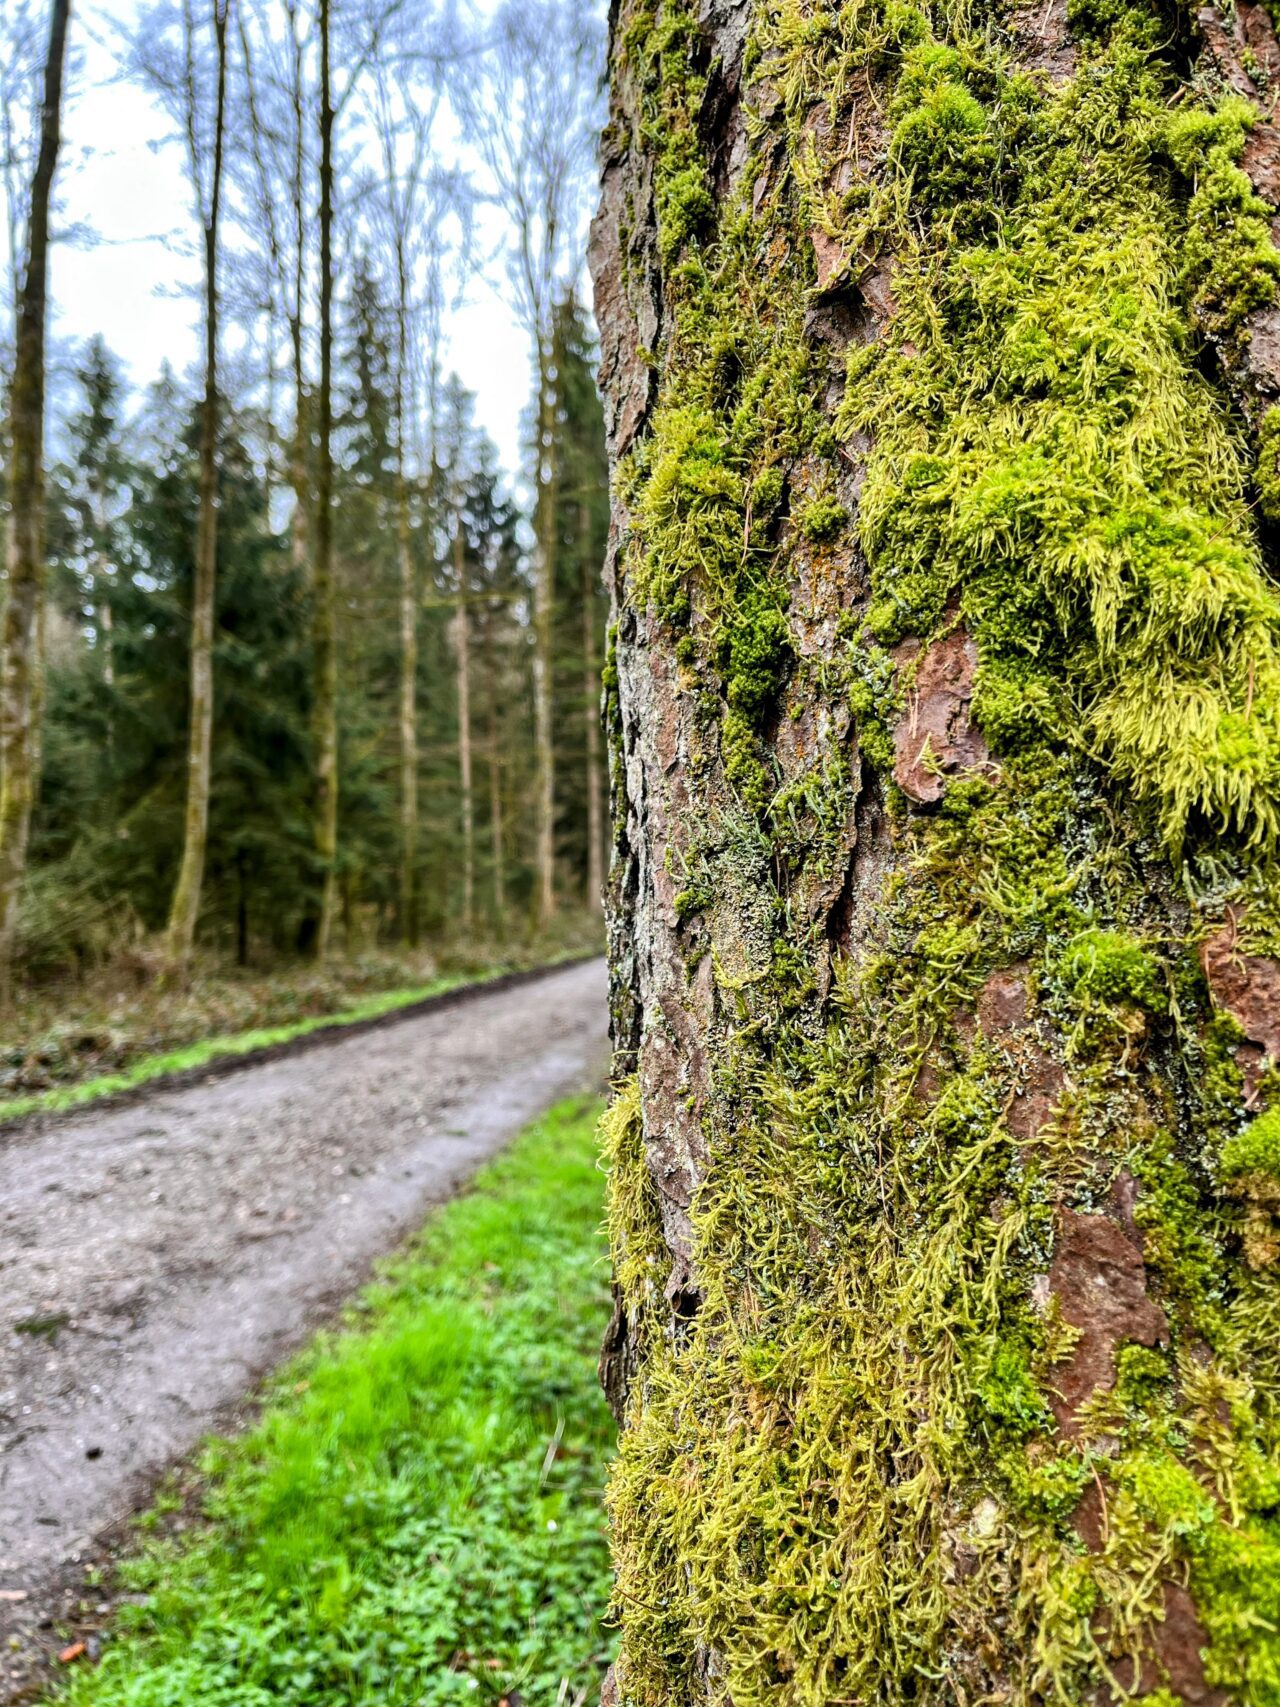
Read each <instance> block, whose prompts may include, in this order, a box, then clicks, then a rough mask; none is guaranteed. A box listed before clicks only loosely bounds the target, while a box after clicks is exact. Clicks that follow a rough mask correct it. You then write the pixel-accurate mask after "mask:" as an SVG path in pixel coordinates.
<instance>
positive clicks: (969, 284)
mask: <svg viewBox="0 0 1280 1707" xmlns="http://www.w3.org/2000/svg"><path fill="white" fill-rule="evenodd" d="M1158 95H1159V75H1158V71H1157V69H1156V68H1155V67H1154V66H1153V65H1152V64H1151V63H1150V61H1149V59H1148V57H1147V56H1146V55H1145V54H1143V53H1141V52H1139V51H1138V50H1137V49H1136V48H1135V47H1134V46H1132V45H1131V44H1128V43H1126V42H1125V41H1124V40H1123V39H1121V40H1120V41H1119V42H1118V43H1117V44H1116V45H1115V46H1113V47H1109V48H1108V49H1106V50H1105V51H1104V52H1102V53H1101V54H1100V55H1099V57H1098V58H1097V60H1096V61H1095V62H1093V63H1092V64H1091V65H1090V66H1089V67H1088V69H1087V71H1085V72H1083V73H1082V74H1081V76H1080V78H1079V79H1078V80H1077V82H1076V83H1074V84H1072V85H1069V86H1068V87H1067V88H1066V89H1065V90H1063V91H1062V92H1060V93H1059V94H1057V95H1056V96H1053V97H1042V98H1041V100H1040V104H1039V107H1038V109H1037V110H1036V111H1035V113H1034V115H1030V114H1024V115H1023V121H1022V122H1023V129H1024V132H1025V135H1024V139H1023V142H1022V146H1021V149H1020V154H1019V170H1018V172H1017V175H1016V187H1011V188H1010V190H1009V192H1008V194H1009V200H1008V203H1007V205H1005V206H1000V205H999V204H998V203H988V204H987V206H988V209H989V212H990V215H991V218H992V219H993V220H994V221H995V230H994V233H993V235H992V238H991V241H990V242H989V243H986V244H984V245H983V246H981V247H977V246H969V247H966V246H963V245H961V246H957V247H954V248H950V249H946V250H942V251H939V250H937V249H935V248H934V247H933V246H931V245H917V246H914V247H911V248H909V249H908V250H907V252H906V253H905V255H903V256H902V257H901V259H900V262H899V266H898V268H897V269H896V271H895V291H896V293H897V296H898V304H899V306H898V314H897V319H896V322H895V333H894V336H893V337H891V338H887V339H885V340H883V341H882V342H881V343H880V344H879V345H876V346H872V347H870V348H869V349H865V350H864V349H859V350H857V351H855V353H854V355H853V357H852V358H851V361H850V372H849V388H848V396H847V399H846V404H845V409H844V412H843V417H842V420H843V430H844V431H846V432H850V433H851V432H853V431H855V430H857V431H866V432H870V433H871V434H873V435H874V438H875V441H876V450H875V452H874V454H873V457H872V461H871V467H870V472H869V478H868V483H867V488H866V492H865V495H864V499H863V506H862V513H861V529H862V535H863V541H864V545H865V547H866V550H867V553H868V556H869V558H870V560H871V563H872V566H873V570H874V575H875V593H876V599H877V607H876V608H877V628H878V631H879V633H880V634H881V637H882V638H886V639H892V638H896V637H897V636H899V635H904V634H908V633H913V634H917V635H920V636H922V637H927V636H929V635H930V634H932V633H934V632H935V631H936V630H937V629H938V628H939V626H940V624H941V623H942V621H943V618H944V613H945V612H947V611H948V610H949V609H951V608H952V607H953V605H954V604H955V603H956V602H958V603H959V606H960V609H961V610H962V612H963V613H964V615H965V617H966V619H967V621H968V622H969V624H970V625H971V627H972V629H973V631H974V632H975V633H976V635H977V637H978V640H979V648H980V656H981V658H982V678H981V682H980V692H979V699H978V701H977V702H976V704H975V710H976V714H977V716H978V717H979V720H980V721H982V722H983V725H984V727H985V720H986V718H988V717H989V718H990V721H991V726H992V728H993V729H999V730H1000V732H1001V733H1002V734H1004V735H1007V734H1009V733H1010V732H1013V733H1014V734H1015V737H1016V736H1017V734H1018V733H1020V732H1025V733H1026V734H1029V735H1031V736H1034V735H1035V734H1037V733H1038V732H1040V731H1042V730H1043V729H1044V725H1045V721H1046V720H1047V719H1048V718H1050V717H1051V715H1052V707H1053V705H1054V704H1055V703H1056V704H1058V705H1059V706H1061V704H1062V690H1063V688H1064V686H1065V688H1066V691H1067V694H1068V695H1069V703H1070V706H1071V725H1072V726H1073V727H1074V729H1075V730H1076V731H1077V738H1078V739H1079V740H1080V741H1081V743H1082V745H1084V746H1085V747H1087V748H1088V749H1090V750H1093V751H1097V752H1100V753H1101V754H1102V755H1103V756H1104V757H1105V759H1106V762H1107V764H1108V765H1109V767H1110V769H1111V771H1112V772H1113V774H1114V775H1115V776H1116V777H1117V778H1118V780H1120V781H1121V782H1123V783H1124V784H1125V785H1126V786H1127V787H1128V788H1130V789H1131V790H1132V791H1133V793H1134V794H1135V795H1136V796H1137V797H1138V798H1139V799H1141V800H1145V801H1149V802H1150V803H1151V804H1152V805H1153V807H1154V808H1155V810H1156V812H1157V814H1158V819H1159V823H1160V826H1161V828H1162V830H1163V833H1164V835H1165V836H1166V837H1167V839H1168V840H1169V841H1170V842H1171V843H1174V844H1176V843H1178V842H1179V841H1180V840H1181V838H1182V836H1183V835H1184V833H1185V830H1186V827H1187V825H1188V822H1189V821H1190V820H1191V818H1192V817H1193V815H1202V816H1204V817H1208V818H1210V819H1212V820H1214V821H1216V822H1218V823H1221V824H1227V825H1231V826H1234V827H1235V828H1237V829H1239V830H1241V831H1243V832H1244V833H1245V834H1246V836H1247V837H1249V838H1251V839H1253V840H1255V841H1258V842H1266V843H1270V842H1272V841H1274V839H1275V837H1276V836H1277V834H1278V833H1280V599H1278V598H1277V595H1276V593H1275V590H1274V588H1273V587H1272V585H1271V583H1270V582H1269V580H1268V578H1267V577H1266V575H1265V573H1264V572H1263V568H1262V562H1261V557H1260V553H1259V550H1258V546H1257V542H1256V538H1255V535H1254V532H1253V529H1252V527H1251V525H1250V519H1249V515H1248V511H1247V508H1246V505H1245V502H1244V496H1243V493H1244V484H1245V474H1246V470H1245V466H1244V462H1243V458H1242V455H1241V449H1240V446H1239V444H1238V442H1237V440H1236V438H1235V436H1234V433H1233V431H1232V428H1231V425H1230V421H1229V419H1228V416H1227V413H1226V411H1225V409H1224V407H1223V405H1222V403H1221V402H1220V401H1219V399H1218V398H1217V396H1216V395H1215V394H1214V392H1213V391H1212V389H1211V387H1210V386H1209V385H1208V384H1207V383H1206V382H1205V381H1203V380H1200V379H1199V378H1198V377H1197V376H1196V374H1195V372H1194V371H1193V369H1192V368H1191V366H1190V363H1189V359H1188V358H1189V354H1190V347H1189V328H1188V314H1189V311H1190V310H1194V311H1195V312H1197V313H1198V312H1199V310H1198V309H1195V303H1197V302H1200V303H1203V302H1207V301H1208V300H1209V296H1208V294H1206V293H1210V294H1213V296H1214V301H1215V302H1217V301H1219V300H1221V301H1222V302H1226V301H1227V300H1228V299H1229V300H1230V301H1231V303H1233V304H1235V305H1236V306H1234V307H1232V308H1231V310H1230V314H1229V315H1228V319H1230V320H1231V323H1232V324H1236V323H1237V321H1238V313H1239V307H1238V305H1239V303H1241V302H1247V303H1249V304H1253V303H1255V302H1256V301H1257V300H1258V299H1259V292H1260V291H1263V290H1264V288H1270V286H1267V284H1266V281H1267V280H1271V281H1272V283H1273V282H1274V276H1275V271H1276V258H1275V256H1274V255H1272V256H1271V257H1270V259H1269V260H1268V263H1267V265H1266V267H1264V268H1263V269H1262V273H1261V274H1260V275H1257V272H1256V268H1255V267H1254V266H1253V262H1252V261H1249V260H1246V259H1241V256H1242V255H1247V256H1254V259H1255V260H1256V256H1255V255H1254V251H1255V250H1256V247H1257V245H1256V242H1255V238H1256V236H1257V233H1256V232H1254V230H1253V227H1252V225H1251V224H1250V222H1251V221H1253V220H1254V219H1255V211H1254V210H1252V209H1251V208H1249V207H1244V206H1237V205H1236V204H1234V203H1230V202H1229V201H1227V202H1223V201H1222V200H1221V199H1219V200H1218V201H1215V203H1214V214H1213V220H1214V221H1215V222H1216V223H1213V225H1212V229H1213V231H1214V232H1215V233H1216V235H1215V236H1214V238H1213V241H1212V243H1211V244H1210V245H1209V246H1208V248H1203V246H1201V245H1200V239H1199V237H1198V235H1197V233H1198V232H1200V230H1201V224H1198V223H1197V220H1198V219H1199V215H1198V214H1196V212H1195V205H1194V197H1193V199H1192V204H1191V206H1190V207H1188V208H1187V209H1185V210H1184V209H1182V208H1181V207H1180V206H1179V203H1178V200H1177V196H1176V193H1175V192H1176V185H1175V181H1174V180H1175V178H1176V177H1177V173H1176V171H1175V170H1174V169H1173V168H1168V167H1166V168H1162V167H1161V166H1160V165H1159V164H1158V158H1159V156H1158V149H1159V148H1160V147H1161V146H1164V147H1165V148H1166V149H1167V150H1169V151H1171V152H1172V154H1173V156H1174V157H1176V158H1177V159H1178V160H1182V161H1189V160H1190V159H1191V158H1193V157H1194V156H1195V154H1196V150H1197V149H1198V148H1203V147H1205V146H1207V150H1208V153H1207V155H1206V159H1207V158H1208V157H1209V156H1213V157H1214V159H1215V160H1217V162H1218V166H1219V167H1222V169H1223V170H1225V167H1223V166H1222V162H1223V159H1225V156H1226V154H1227V153H1229V152H1230V149H1231V148H1234V147H1235V145H1236V140H1238V134H1237V133H1238V125H1239V121H1238V117H1235V116H1233V114H1234V109H1231V110H1229V111H1228V112H1227V113H1226V115H1225V116H1224V115H1222V114H1219V115H1217V116H1211V117H1210V118H1209V120H1208V129H1207V130H1206V129H1205V126H1204V125H1199V126H1197V125H1196V124H1194V123H1192V122H1191V121H1190V120H1189V119H1184V120H1182V121H1180V128H1179V127H1173V129H1172V130H1171V127H1170V124H1169V121H1168V119H1167V116H1166V114H1165V111H1164V109H1163V107H1162V106H1161V104H1160V102H1159V99H1158ZM1099 136H1106V137H1107V138H1108V139H1109V141H1108V144H1107V146H1106V147H1102V148H1099V147H1097V146H1096V139H1097V138H1098V137H1099ZM1223 136H1227V138H1228V140H1218V141H1214V142H1208V143H1206V138H1207V137H1219V138H1221V137H1223ZM1215 151H1216V152H1215ZM1231 169H1232V170H1233V171H1234V170H1236V168H1234V167H1232V168H1231ZM1199 183H1200V188H1199V189H1198V190H1197V195H1199V194H1202V193H1207V191H1206V188H1205V181H1204V180H1203V178H1202V179H1201V180H1199ZM1204 218H1205V220H1208V218H1209V215H1208V213H1206V214H1205V216H1204ZM1227 233H1230V234H1231V243H1228V242H1227V236H1226V234H1227ZM1268 242H1269V240H1268ZM1232 244H1234V245H1235V247H1232ZM1232 257H1235V258H1234V259H1232ZM1193 275H1194V277H1193ZM1259 279H1261V282H1259ZM1251 280H1252V281H1253V282H1252V283H1251V282H1249V281H1251ZM1186 292H1190V293H1191V294H1192V296H1193V297H1194V302H1193V303H1192V304H1191V305H1190V310H1189V307H1188V303H1187V301H1186V295H1185V293H1186ZM1205 312H1206V313H1207V312H1208V310H1207V309H1206V310H1205ZM1214 312H1218V311H1217V310H1215V311H1214ZM1222 312H1223V313H1226V310H1225V309H1223V310H1222ZM1225 323H1226V322H1225V321H1224V324H1225ZM1018 683H1024V684H1026V685H1027V687H1028V688H1029V690H1030V693H1029V705H1030V710H1029V712H1028V713H1027V714H1024V716H1023V717H1021V718H1018V717H1016V716H1014V715H1013V714H1014V712H1015V709H1016V687H1015V688H1013V689H1011V684H1018ZM984 693H986V694H989V695H990V701H989V703H987V704H984V703H982V696H983V694H984ZM1020 725H1021V726H1022V729H1021V731H1020V728H1019V726H1020ZM1053 727H1054V725H1053V723H1052V722H1050V723H1049V728H1050V729H1052V728H1053ZM1059 727H1060V726H1059Z"/></svg>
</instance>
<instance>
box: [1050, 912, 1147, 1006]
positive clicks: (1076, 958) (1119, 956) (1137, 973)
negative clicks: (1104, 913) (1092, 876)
mask: <svg viewBox="0 0 1280 1707" xmlns="http://www.w3.org/2000/svg"><path fill="white" fill-rule="evenodd" d="M1062 975H1063V977H1064V979H1065V980H1066V982H1067V983H1068V984H1069V985H1070V986H1071V993H1072V995H1073V997H1074V998H1075V1000H1076V1001H1077V1002H1081V1003H1084V1002H1101V1003H1105V1004H1107V1005H1114V1004H1116V1003H1128V1004H1130V1005H1132V1006H1133V1007H1137V1008H1148V1009H1150V1010H1151V1011H1152V1012H1153V1013H1161V1012H1163V1011H1164V1009H1165V1007H1166V1006H1167V1000H1166V996H1165V991H1164V988H1163V984H1162V977H1161V967H1160V964H1159V962H1158V961H1157V960H1155V959H1154V958H1153V957H1152V956H1151V955H1150V954H1148V952H1147V950H1146V949H1145V948H1143V946H1142V944H1141V943H1139V942H1135V941H1134V939H1133V938H1132V937H1128V936H1125V935H1124V934H1123V932H1121V931H1104V930H1089V931H1082V932H1081V934H1080V935H1079V936H1078V937H1076V938H1075V940H1074V941H1073V942H1072V943H1071V944H1070V945H1069V947H1068V948H1067V951H1066V953H1065V954H1064V955H1063V957H1062Z"/></svg>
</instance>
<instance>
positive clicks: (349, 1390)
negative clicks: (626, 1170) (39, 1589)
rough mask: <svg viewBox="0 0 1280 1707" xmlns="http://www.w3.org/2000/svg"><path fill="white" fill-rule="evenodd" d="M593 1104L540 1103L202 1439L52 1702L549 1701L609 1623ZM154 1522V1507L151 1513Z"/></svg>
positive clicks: (153, 1706) (580, 1667)
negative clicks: (316, 1332) (255, 1397)
mask: <svg viewBox="0 0 1280 1707" xmlns="http://www.w3.org/2000/svg"><path fill="white" fill-rule="evenodd" d="M598 1114H599V1106H598V1104H597V1103H595V1102H594V1101H589V1100H583V1099H579V1100H576V1101H574V1102H570V1103H565V1104H562V1105H561V1106H560V1107H558V1108H556V1109H554V1110H552V1112H551V1113H550V1114H548V1115H547V1116H546V1117H545V1118H544V1119H543V1120H541V1121H539V1122H538V1123H537V1124H536V1125H535V1126H533V1127H531V1128H530V1129H529V1130H528V1131H527V1132H526V1133H525V1134H524V1135H523V1136H522V1137H521V1138H520V1139H519V1140H517V1142H516V1144H515V1145H514V1146H513V1147H512V1148H511V1150H509V1151H508V1152H507V1153H506V1154H505V1155H504V1156H503V1157H501V1158H500V1159H499V1160H498V1161H496V1162H494V1163H492V1164H491V1165H490V1166H488V1167H487V1168H485V1169H484V1170H483V1172H482V1173H481V1174H480V1175H479V1176H478V1177H477V1179H476V1182H475V1186H474V1189H473V1190H472V1191H470V1192H469V1193H468V1194H467V1195H466V1196H464V1197H461V1198H458V1199H456V1200H455V1201H454V1202H452V1203H450V1204H448V1205H447V1206H446V1207H444V1208H443V1209H442V1210H440V1211H439V1212H438V1214H436V1215H435V1216H434V1217H433V1218H432V1220H431V1221H430V1222H429V1224H428V1226H427V1228H426V1229H425V1231H424V1232H423V1233H422V1234H421V1235H420V1237H419V1238H418V1239H417V1240H416V1241H415V1242H414V1243H413V1244H412V1245H411V1246H410V1247H409V1248H408V1249H407V1250H406V1251H405V1252H403V1253H402V1254H401V1255H399V1256H397V1257H396V1258H394V1259H393V1260H392V1261H390V1262H389V1263H388V1264H387V1265H386V1268H385V1270H384V1272H383V1277H382V1278H381V1279H380V1280H379V1282H378V1283H376V1284H375V1285H373V1286H371V1287H370V1288H368V1289H367V1290H366V1291H365V1292H364V1293H363V1294H362V1295H361V1297H360V1299H359V1300H358V1302H357V1303H356V1305H355V1306H353V1308H352V1311H351V1312H350V1315H349V1321H350V1323H351V1325H349V1326H348V1327H346V1328H344V1329H342V1330H341V1331H337V1332H334V1333H328V1334H323V1335H321V1336H320V1337H319V1338H318V1339H317V1340H316V1341H315V1342H314V1343H313V1344H312V1346H311V1347H310V1348H309V1349H308V1350H307V1351H306V1352H304V1353H303V1354H302V1355H301V1357H299V1358H297V1359H295V1360H294V1361H293V1362H292V1363H291V1364H289V1365H288V1366H287V1367H286V1368H285V1369H284V1370H282V1371H281V1372H280V1373H279V1375H278V1376H277V1378H276V1379H275V1381H274V1382H273V1384H272V1388H271V1391H270V1393H269V1395H268V1398H267V1402H266V1406H265V1410H264V1413H263V1415H262V1418H261V1421H260V1422H259V1423H258V1425H257V1426H256V1427H255V1428H254V1429H253V1430H252V1431H251V1432H249V1433H247V1434H246V1435H244V1436H243V1437H241V1438H239V1439H236V1440H232V1441H215V1442H214V1443H213V1444H212V1445H210V1446H209V1448H208V1449H207V1450H206V1453H205V1455H204V1458H203V1460H202V1464H201V1469H202V1472H203V1473H204V1474H206V1475H207V1476H208V1478H209V1480H208V1486H207V1494H206V1498H205V1506H204V1510H205V1521H204V1522H202V1523H200V1524H199V1525H197V1526H196V1527H195V1529H194V1530H193V1531H191V1532H190V1533H188V1534H187V1535H184V1536H181V1537H178V1538H176V1539H158V1540H153V1541H152V1542H151V1543H150V1544H149V1545H148V1546H146V1547H145V1548H144V1550H143V1552H142V1553H141V1555H140V1556H139V1557H138V1558H136V1559H134V1560H133V1561H132V1562H130V1563H128V1564H126V1565H125V1566H124V1567H123V1574H124V1579H125V1583H126V1586H127V1587H129V1588H130V1589H132V1590H134V1591H136V1592H138V1593H140V1594H141V1596H142V1597H143V1598H142V1599H141V1600H140V1602H139V1604H137V1605H126V1606H124V1607H123V1608H122V1609H121V1611H120V1613H119V1614H118V1616H117V1627H116V1632H115V1635H114V1637H113V1639H112V1640H110V1641H109V1642H108V1643H107V1644H106V1646H105V1648H104V1650H103V1657H102V1660H101V1662H100V1664H99V1665H98V1666H97V1667H96V1668H95V1669H94V1670H92V1671H89V1670H83V1671H78V1672H77V1673H74V1674H73V1675H71V1676H70V1677H69V1679H68V1683H67V1689H66V1692H65V1694H64V1695H63V1696H62V1700H63V1701H64V1702H67V1703H69V1704H73V1707H90V1704H92V1707H191V1704H192V1703H196V1702H198V1703H200V1704H201V1707H266V1704H267V1703H274V1704H277V1707H279V1704H283V1707H322V1704H323V1707H348V1704H350V1707H356V1704H357V1703H358V1704H360V1707H365V1704H368V1707H373V1704H374V1703H376V1704H377V1707H410V1704H413V1707H436V1704H443V1703H448V1702H470V1703H475V1704H477V1707H496V1704H497V1703H499V1702H501V1701H502V1700H503V1698H504V1697H505V1698H506V1700H507V1701H508V1702H509V1703H514V1702H515V1700H516V1698H517V1696H518V1697H519V1698H520V1699H521V1700H523V1702H524V1703H525V1704H526V1707H557V1704H558V1707H573V1704H574V1703H575V1702H576V1703H578V1704H579V1707H581V1704H583V1703H586V1702H588V1701H594V1699H595V1698H596V1697H597V1696H598V1693H599V1687H600V1680H601V1676H602V1672H603V1668H604V1666H605V1664H606V1663H607V1661H608V1659H609V1657H610V1651H611V1640H610V1637H609V1636H608V1634H607V1633H606V1632H605V1631H604V1630H603V1628H602V1625H601V1618H602V1616H603V1614H604V1609H605V1606H606V1604H607V1601H608V1594H609V1558H608V1547H607V1542H606V1538H605V1533H604V1520H603V1513H602V1509H601V1492H602V1486H603V1480H604V1472H605V1461H606V1458H607V1456H608V1454H609V1451H610V1449H611V1445H612V1440H613V1430H612V1424H611V1421H610V1418H609V1414H608V1411H607V1409H606V1407H605V1405H604V1401H603V1399H602V1397H601V1395H600V1391H599V1387H598V1385H597V1381H596V1374H595V1359H596V1352H597V1348H598V1346H599V1341H600V1335H601V1332H602V1329H603V1324H604V1322H605V1319H606V1317H607V1311H608V1297H607V1281H606V1269H605V1264H604V1261H603V1252H602V1248H601V1244H600V1240H599V1237H598V1228H599V1223H600V1217H601V1208H602V1180H601V1176H600V1173H599V1171H598V1169H597V1167H596V1161H595V1154H596V1153H595V1138H594V1128H595V1122H596V1119H597V1117H598ZM151 1522H152V1523H153V1524H156V1525H161V1524H162V1522H163V1509H162V1506H161V1508H158V1510H157V1512H156V1513H153V1514H152V1518H151Z"/></svg>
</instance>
